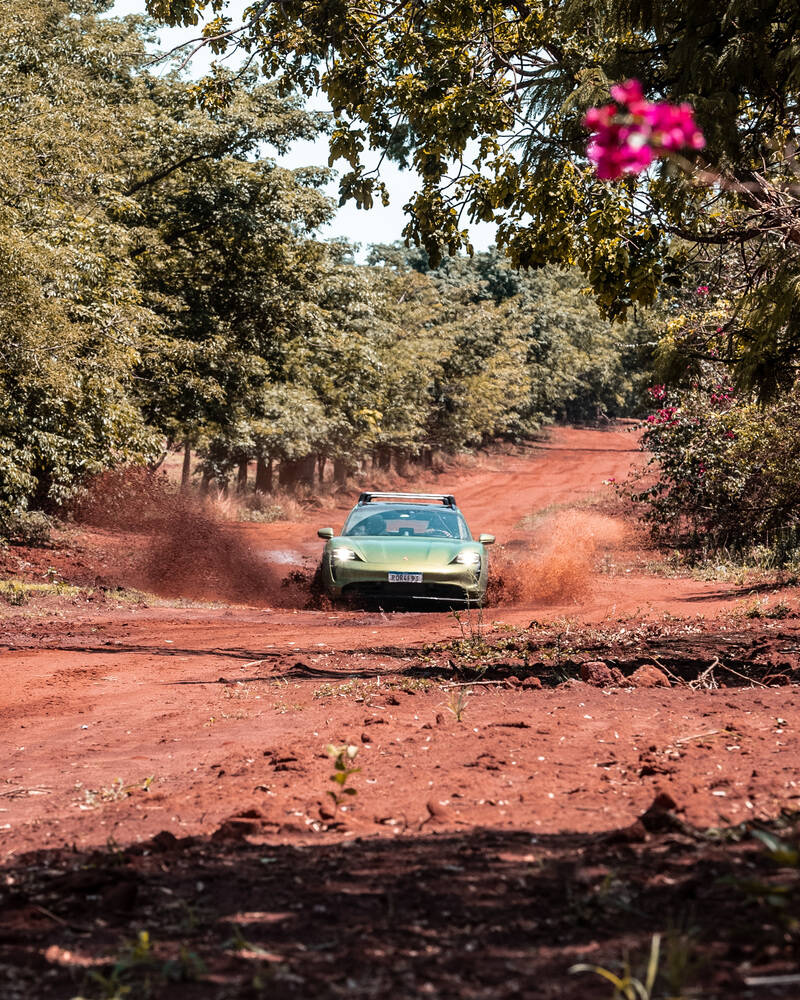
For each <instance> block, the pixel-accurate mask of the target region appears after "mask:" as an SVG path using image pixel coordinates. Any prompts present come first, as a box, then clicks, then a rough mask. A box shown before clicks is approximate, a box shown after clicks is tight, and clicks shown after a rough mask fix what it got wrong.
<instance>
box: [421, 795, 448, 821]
mask: <svg viewBox="0 0 800 1000" xmlns="http://www.w3.org/2000/svg"><path fill="white" fill-rule="evenodd" d="M425 808H426V809H427V810H428V815H427V816H426V818H425V819H424V820H423V822H424V823H430V822H433V823H446V822H447V820H448V819H449V818H450V817H449V816H448V813H447V808H446V806H443V805H442V804H441V802H437V801H436V800H435V799H429V800H428V801H427V802H426V803H425Z"/></svg>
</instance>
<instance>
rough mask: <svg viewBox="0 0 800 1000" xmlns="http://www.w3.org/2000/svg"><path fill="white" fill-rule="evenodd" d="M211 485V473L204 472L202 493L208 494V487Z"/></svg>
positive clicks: (201, 483) (201, 482) (201, 484)
mask: <svg viewBox="0 0 800 1000" xmlns="http://www.w3.org/2000/svg"><path fill="white" fill-rule="evenodd" d="M210 486H211V473H210V472H203V478H202V479H201V480H200V493H201V494H202V495H203V496H206V495H207V494H208V489H209V487H210Z"/></svg>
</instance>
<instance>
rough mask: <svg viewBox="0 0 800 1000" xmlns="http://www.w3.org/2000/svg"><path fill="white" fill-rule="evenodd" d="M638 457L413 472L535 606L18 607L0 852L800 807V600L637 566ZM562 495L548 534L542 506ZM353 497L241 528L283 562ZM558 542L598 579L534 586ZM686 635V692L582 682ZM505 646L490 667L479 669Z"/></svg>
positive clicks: (77, 570) (1, 652) (580, 447)
mask: <svg viewBox="0 0 800 1000" xmlns="http://www.w3.org/2000/svg"><path fill="white" fill-rule="evenodd" d="M637 460H639V459H638V453H637V451H636V447H635V439H634V437H633V436H632V435H631V434H629V433H627V432H626V431H624V430H610V431H593V430H567V429H563V430H558V431H556V432H554V434H553V435H552V438H551V439H550V441H549V442H548V443H546V444H544V445H542V446H541V447H537V448H536V449H531V450H530V451H528V452H527V453H525V454H520V455H517V456H511V457H509V456H502V455H495V456H493V457H492V458H490V459H488V460H487V461H486V463H485V464H483V465H480V466H478V467H475V468H473V469H469V468H467V469H463V470H461V471H460V472H459V474H458V476H457V478H456V480H455V481H452V480H451V481H446V479H445V478H444V477H441V476H440V477H438V478H437V477H434V478H433V479H432V481H430V482H420V483H415V484H414V488H417V489H424V488H430V489H433V488H438V489H439V490H447V491H448V492H450V491H452V492H454V493H455V494H456V497H457V499H458V501H459V504H460V506H461V507H462V509H463V510H464V511H465V513H466V515H467V518H468V520H469V521H470V524H471V526H472V528H473V530H474V531H494V532H495V533H496V534H497V536H498V543H500V544H502V545H504V546H505V547H506V553H507V554H508V556H509V558H512V557H513V558H518V559H519V565H520V566H521V567H522V570H521V572H522V573H523V574H528V575H529V576H530V577H531V578H532V581H533V584H534V586H533V588H532V589H530V590H529V591H528V594H529V595H532V596H529V597H528V598H526V599H525V601H524V603H522V604H521V605H518V606H503V607H495V608H490V609H487V611H486V612H485V613H484V617H483V620H479V619H478V618H477V616H476V615H472V616H470V617H465V618H462V621H461V623H459V622H458V621H456V620H455V618H454V617H453V616H452V615H449V614H439V613H433V614H431V613H422V612H419V613H410V614H401V613H386V612H363V611H339V610H332V611H331V610H328V611H325V610H322V611H313V610H303V609H296V610H295V609H291V608H276V607H274V606H272V605H271V603H270V602H264V601H259V602H258V605H259V606H243V605H228V606H220V605H210V604H203V605H200V606H196V605H195V606H187V607H180V606H176V603H175V602H174V601H173V602H172V603H171V604H170V603H167V604H164V602H156V601H153V602H149V601H148V602H147V603H146V604H144V605H138V604H132V605H128V604H126V605H119V604H117V603H116V602H115V599H114V592H113V591H111V592H109V593H108V594H107V596H106V597H104V598H103V603H99V604H98V603H97V601H95V600H87V599H86V597H85V596H78V597H76V598H74V599H72V600H70V599H66V598H65V599H60V600H59V601H56V602H51V603H47V602H43V603H41V604H38V605H37V604H34V605H32V606H31V607H30V608H28V609H26V610H25V612H24V613H23V612H21V611H19V609H13V608H9V609H7V611H6V612H5V615H4V618H3V619H2V630H3V631H2V636H1V637H0V723H1V725H2V740H3V759H4V761H5V767H4V771H3V779H2V782H0V857H2V859H3V860H4V862H5V863H6V865H11V866H13V865H14V863H15V859H17V858H20V857H21V856H22V855H23V854H24V852H26V851H31V850H38V849H43V848H61V847H63V846H70V847H71V846H72V845H75V847H77V848H78V849H79V850H82V851H83V850H89V849H91V848H94V847H102V846H103V845H106V844H107V843H109V842H110V843H113V844H119V845H134V844H137V843H141V842H146V841H149V839H150V838H152V837H153V836H154V835H156V834H158V833H160V832H161V831H167V832H168V833H169V834H170V835H174V836H175V837H178V838H182V837H187V836H192V837H197V836H201V837H202V836H205V835H214V836H215V837H216V838H217V839H218V840H219V841H220V842H223V841H224V840H225V838H231V839H232V840H233V841H236V842H241V837H242V836H244V835H247V836H248V837H249V838H250V841H248V842H253V843H269V844H273V845H281V844H283V845H285V844H304V843H316V844H319V845H323V844H328V845H330V844H336V843H338V842H340V841H342V840H343V839H345V840H347V839H348V838H349V839H356V838H362V837H370V838H373V837H378V838H381V837H391V838H398V843H399V842H400V841H403V842H406V841H407V838H422V837H425V838H426V837H428V836H429V835H432V834H437V835H441V834H444V833H452V834H458V835H462V834H464V835H465V834H466V832H467V831H470V830H473V829H474V828H476V827H481V828H491V829H492V830H494V831H497V832H499V833H503V835H505V834H508V835H509V836H510V835H511V834H514V833H515V831H527V833H528V834H531V835H535V836H539V835H547V834H554V833H559V832H561V833H563V832H569V833H570V834H586V835H590V834H592V835H593V834H599V833H603V832H607V831H614V830H620V829H623V828H627V827H629V826H630V825H631V824H633V823H634V822H635V821H636V819H637V817H639V816H641V815H642V814H643V813H644V812H645V810H646V809H647V807H648V806H649V805H650V803H651V802H652V801H653V799H654V797H655V796H656V795H657V794H658V793H661V792H663V793H667V794H668V795H669V796H671V799H672V800H674V804H675V805H674V807H671V808H670V815H671V816H672V815H674V816H675V817H677V818H676V820H675V822H677V823H684V822H685V823H688V824H689V825H691V826H695V827H702V828H706V827H712V826H729V825H732V824H737V823H740V822H742V821H744V820H751V819H755V818H760V819H764V820H768V819H771V818H773V817H775V816H777V815H778V814H779V813H780V812H781V810H788V811H791V812H795V811H797V810H798V803H799V802H800V774H798V761H800V712H799V711H798V707H800V699H798V693H797V692H798V689H797V687H796V686H795V684H794V681H795V680H796V679H797V678H798V667H799V666H800V660H799V659H798V656H799V654H800V634H798V628H797V619H796V618H795V617H794V615H793V614H792V615H790V617H788V618H787V619H785V620H783V621H780V622H774V621H764V620H760V621H759V620H756V621H750V620H747V619H745V618H744V617H742V614H741V612H742V608H743V607H744V605H745V603H746V602H747V601H750V600H752V597H749V596H748V592H747V590H746V589H743V588H739V587H733V586H720V585H719V584H714V583H698V582H696V581H693V580H689V579H669V578H666V577H658V576H654V575H648V574H646V573H645V572H644V570H643V569H642V568H641V567H642V566H643V565H645V563H646V560H647V558H649V556H647V555H646V554H643V553H640V552H638V551H637V550H636V548H635V544H636V543H635V541H632V540H631V536H630V532H629V530H628V528H627V527H626V526H625V525H623V524H622V523H621V522H619V521H617V520H616V519H615V518H613V517H611V516H608V515H601V514H598V513H597V512H596V511H590V510H588V509H586V508H585V505H586V503H587V502H588V501H589V500H591V499H596V498H597V497H598V496H600V497H603V496H607V497H609V499H610V496H611V494H610V490H608V488H607V487H604V486H603V480H607V479H610V478H616V479H621V478H623V477H624V476H625V474H626V472H627V470H628V469H629V467H630V465H631V463H632V462H633V461H637ZM554 507H555V508H560V509H558V510H556V511H552V508H554ZM548 508H549V509H551V513H550V515H548V516H547V517H545V518H543V519H542V518H540V519H539V522H538V527H537V524H536V523H533V524H532V525H531V523H530V522H529V523H523V522H524V521H525V519H526V518H530V517H531V515H536V514H537V512H542V511H545V510H547V509H548ZM566 508H574V509H573V510H572V511H571V512H570V511H567V510H566ZM345 513H346V507H345V506H340V507H336V508H332V509H325V510H321V511H319V513H318V514H316V515H315V516H314V517H313V520H312V522H311V523H310V524H292V523H286V522H284V523H276V524H269V525H254V524H248V525H241V526H239V527H238V529H237V531H238V532H239V534H240V536H241V537H243V538H245V539H246V540H247V541H248V543H249V544H250V545H251V547H252V548H253V549H254V550H255V551H256V553H257V554H258V555H260V556H261V557H263V558H264V559H265V560H268V559H269V558H270V557H272V558H273V559H274V558H275V553H277V559H278V560H279V564H280V565H281V566H284V567H290V566H291V565H292V564H294V565H306V566H308V565H310V564H313V561H314V559H315V558H316V556H317V554H318V552H319V548H320V543H319V542H318V541H317V539H316V538H315V530H316V528H317V527H320V526H322V525H324V524H328V523H332V524H333V525H334V526H335V527H338V526H339V524H340V523H341V521H342V520H343V517H344V515H345ZM548 517H549V519H548ZM542 525H544V528H542ZM559 533H560V534H559ZM556 535H557V536H558V537H559V538H560V541H559V547H558V549H557V550H556V551H554V550H552V546H551V548H550V550H548V545H550V541H548V539H551V538H552V537H554V536H556ZM105 537H106V536H104V535H103V533H100V532H95V533H94V534H92V533H87V535H86V537H85V538H84V539H83V540H82V541H78V542H76V541H75V539H74V538H73V540H72V541H71V542H70V546H71V548H68V549H67V550H66V551H64V550H62V551H60V552H48V553H47V554H46V555H45V556H44V557H43V558H44V561H49V562H53V564H54V565H56V566H57V567H58V571H59V573H60V574H61V575H62V576H63V577H64V578H65V579H67V580H69V579H75V580H78V581H79V582H81V580H85V579H87V578H90V579H91V578H93V576H94V572H95V569H96V568H97V566H103V565H109V559H110V557H107V555H105V554H103V553H101V552H98V551H95V550H94V549H93V546H95V545H97V544H98V543H99V540H101V539H103V538H105ZM587 539H588V541H587ZM126 544H127V543H126ZM576 553H578V554H579V555H580V553H583V555H580V557H579V558H578V557H577V556H576ZM9 558H11V557H9ZM14 558H17V557H16V556H14ZM19 558H21V557H19ZM34 558H35V556H34V555H33V554H30V557H29V560H28V569H29V571H31V572H32V570H30V566H31V562H30V560H32V559H34ZM576 558H577V562H576V561H575V559H576ZM581 559H583V560H584V561H583V562H581ZM559 560H561V562H560V563H559ZM570 560H572V562H570ZM564 561H566V562H567V563H569V565H570V566H571V567H572V569H571V572H575V571H576V570H575V568H576V567H577V571H579V572H580V573H582V574H583V573H584V570H586V571H587V572H589V577H590V578H589V579H588V585H587V580H586V579H585V578H584V579H580V580H577V579H576V580H573V584H574V587H573V591H574V596H570V595H569V593H568V590H569V587H567V592H566V593H565V592H562V593H561V594H560V596H559V597H558V599H557V600H550V599H548V598H547V597H541V596H540V597H537V596H536V587H535V584H536V577H537V573H538V569H537V567H538V568H541V567H543V566H545V564H546V565H547V566H548V567H550V568H551V569H552V566H556V567H557V566H559V565H562V564H563V563H564ZM112 562H113V560H112ZM7 565H8V561H7ZM70 565H72V576H70ZM582 567H583V569H582ZM590 567H591V568H590ZM598 567H600V568H602V569H603V570H604V571H603V572H599V571H596V570H597V569H598ZM542 572H544V571H542ZM548 572H550V569H548ZM553 572H555V570H553ZM584 576H585V574H584ZM122 582H126V581H125V580H122ZM90 597H91V595H90ZM788 600H789V603H790V604H791V603H792V601H793V595H792V594H789V595H788ZM532 620H534V621H535V622H537V623H539V624H537V625H536V626H535V627H533V628H532V629H531V630H529V631H526V630H525V627H526V626H528V625H529V623H531V621H532ZM695 639H697V645H696V647H694V646H693V643H694V642H695ZM700 639H702V640H703V642H702V643H701V642H700ZM459 640H462V641H461V642H460V645H459V644H458V643H459ZM436 643H439V644H442V643H451V644H453V643H455V645H451V646H449V647H447V648H444V647H443V646H441V645H440V646H439V647H438V648H431V644H436ZM726 643H727V645H726ZM526 644H527V645H526ZM670 644H672V645H670ZM732 644H734V645H735V649H736V658H735V659H734V658H733V652H732V650H733V649H734V645H732ZM678 647H680V650H682V652H680V655H678V654H677V653H676V654H675V656H674V658H673V659H672V660H669V663H671V664H672V665H673V666H672V667H671V668H670V671H669V672H670V673H671V674H672V677H671V679H672V687H671V688H668V687H667V688H665V687H655V688H645V687H631V686H629V684H628V682H625V683H623V684H617V685H616V686H607V687H595V686H592V685H591V684H586V683H583V682H582V681H580V680H578V679H575V678H576V677H578V676H579V673H580V665H581V663H583V662H585V661H587V660H596V659H598V658H602V659H604V660H605V661H606V662H608V663H609V664H610V665H615V664H616V665H619V667H620V668H621V669H622V671H623V673H626V674H630V672H631V670H632V669H633V668H634V667H635V666H637V665H639V664H641V663H643V662H652V658H653V657H655V656H656V652H655V650H658V651H659V652H658V657H657V658H660V659H659V662H660V663H662V664H666V662H667V661H666V658H667V657H668V656H670V655H672V654H671V653H670V650H673V652H674V650H675V649H678ZM687 648H688V649H689V650H690V652H689V654H686V649H687ZM692 649H696V651H695V652H692ZM687 657H688V658H687ZM715 657H717V659H718V661H721V662H719V663H718V666H717V667H716V668H715V670H714V671H712V672H711V673H710V674H706V677H705V680H704V681H703V682H702V683H701V682H698V683H696V684H695V685H694V687H691V686H688V685H687V684H686V683H683V684H681V683H680V681H679V680H678V678H677V672H678V671H679V669H683V668H684V667H685V665H686V663H690V662H695V661H696V667H697V669H696V671H695V672H694V674H692V675H691V676H692V677H698V676H699V675H700V674H702V672H703V671H704V670H706V669H707V668H709V667H710V666H711V665H712V663H713V660H714V658H715ZM490 660H491V662H492V664H493V671H492V672H490V673H488V674H486V675H485V676H483V677H481V676H480V675H479V674H475V673H469V672H468V673H466V674H465V673H464V671H465V670H467V671H469V669H470V668H481V667H482V666H485V665H486V663H487V662H489V661H490ZM484 661H485V662H484ZM448 663H455V664H456V666H457V667H458V668H459V669H460V671H461V672H460V673H456V674H455V675H454V674H453V671H452V669H449V670H448ZM681 664H683V666H680V665H681ZM734 664H736V666H734ZM751 668H752V669H753V670H755V671H756V674H744V673H742V671H744V670H750V669H751ZM687 669H688V668H687ZM726 670H727V671H728V672H726ZM559 671H561V673H559ZM512 675H513V676H512ZM686 676H689V675H686ZM749 676H757V678H758V679H757V683H756V684H755V685H750V684H748V682H747V678H748V677H749ZM476 677H477V678H478V682H477V683H476V682H475V679H476ZM509 678H511V679H509ZM526 678H527V679H526ZM570 678H571V679H570ZM454 679H455V683H456V684H457V685H460V686H453V680H454ZM560 679H561V680H564V679H567V680H566V683H560V684H559V680H560ZM493 680H494V681H496V683H492V681H493ZM539 681H541V682H542V683H543V685H544V686H543V687H539V686H538V684H539ZM778 682H780V683H781V685H782V686H773V685H775V684H777V683H778ZM726 685H728V686H726ZM695 688H701V689H700V690H695ZM328 744H335V745H344V744H352V745H354V746H356V747H358V756H357V761H356V762H357V764H358V765H359V766H360V769H361V770H360V772H359V773H358V774H356V775H354V776H353V777H352V779H351V781H350V784H351V785H352V787H353V788H355V789H356V791H357V794H356V795H355V796H352V797H351V798H348V799H346V800H343V804H342V805H341V807H340V808H339V809H338V810H337V809H336V808H334V805H333V803H332V802H331V800H330V798H329V796H328V792H329V791H330V790H331V789H332V788H334V787H335V786H334V785H332V784H331V782H330V777H331V774H332V773H333V771H332V763H331V760H330V759H329V757H328V756H327V754H326V752H325V747H326V745H328ZM499 833H498V835H499ZM640 834H641V837H643V838H646V837H647V833H646V831H645V830H641V829H640ZM638 836H639V834H636V833H634V834H633V839H634V840H635V839H636V837H638ZM528 850H530V848H528ZM534 850H535V849H534ZM520 856H521V855H520ZM56 918H57V919H61V918H60V917H59V915H58V914H56ZM1 930H2V927H0V931H1ZM1 938H2V935H1V934H0V939H1ZM48 961H50V959H48ZM54 989H55V988H54ZM424 992H425V991H424V990H423V991H422V992H420V993H419V995H423V994H424ZM318 994H319V995H322V993H321V992H319V991H317V993H314V992H312V993H307V994H305V995H318ZM9 995H12V994H9ZM20 995H22V994H20ZM41 995H42V996H44V995H45V993H42V994H41ZM52 995H53V996H62V995H63V996H67V995H68V994H67V993H59V992H58V989H55V992H54V993H53V994H52ZM186 995H187V996H189V995H190V994H188V993H187V994H186ZM191 995H192V996H194V995H197V996H206V995H208V996H211V995H212V994H210V993H208V994H206V993H202V992H200V993H197V994H191ZM213 995H214V996H216V995H217V994H213ZM221 995H222V994H220V996H221ZM225 995H226V996H227V995H228V994H225ZM231 995H233V994H231ZM236 995H239V994H238V993H237V994H236ZM241 995H250V994H245V993H242V994H241ZM280 995H284V994H280ZM286 995H292V996H295V995H296V996H300V995H304V994H303V993H302V991H300V992H297V993H293V992H292V991H291V990H289V992H288V993H286ZM325 995H327V994H325ZM332 995H333V994H332ZM407 995H416V993H414V992H413V991H411V992H408V993H407ZM442 995H462V994H448V993H447V992H446V991H445V992H444V993H442ZM476 995H477V994H476ZM481 995H483V994H481ZM485 995H487V996H489V995H498V996H499V995H500V993H495V994H492V993H487V994H485ZM515 995H516V994H515ZM520 995H522V994H520ZM525 995H534V994H533V993H531V994H525ZM537 995H538V994H537ZM542 995H544V994H542ZM548 995H549V994H548ZM553 995H564V996H566V995H567V993H558V994H555V993H554V994H553ZM574 995H576V996H579V995H580V996H589V995H593V994H590V993H588V992H587V993H583V992H580V991H579V992H578V993H575V994H574ZM728 995H733V994H732V993H731V994H728ZM765 995H767V994H765ZM770 995H771V994H770ZM776 995H777V994H776ZM181 996H183V994H181Z"/></svg>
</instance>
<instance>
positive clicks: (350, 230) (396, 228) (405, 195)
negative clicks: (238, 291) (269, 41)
mask: <svg viewBox="0 0 800 1000" xmlns="http://www.w3.org/2000/svg"><path fill="white" fill-rule="evenodd" d="M245 6H247V2H246V0H230V3H229V13H230V14H231V16H235V12H236V11H237V10H243V9H244V7H245ZM142 13H145V0H117V2H116V4H115V5H114V9H113V11H112V14H113V15H115V16H120V17H121V16H124V15H125V14H142ZM198 34H199V28H197V27H193V28H164V29H162V31H161V36H160V37H161V47H162V49H169V48H171V47H172V46H174V45H179V44H180V43H181V42H184V41H188V40H189V39H191V38H194V37H196V36H197V35H198ZM209 61H210V60H209V56H208V54H207V52H206V50H201V52H200V53H198V55H197V56H195V58H194V60H193V62H192V64H191V66H190V67H189V68H188V70H187V72H190V73H191V75H192V76H200V75H202V74H203V73H204V72H205V71H206V70H207V69H208V65H209ZM310 106H311V107H313V108H314V109H315V110H324V109H327V108H328V105H327V103H326V102H325V99H324V98H323V97H320V98H319V99H318V100H317V101H315V102H313V103H312V104H311V105H310ZM378 158H379V154H378V153H372V154H365V156H364V157H363V159H364V161H365V162H366V163H367V165H368V166H369V167H373V166H375V165H376V164H377V162H378ZM276 159H277V161H278V162H279V163H280V164H282V165H283V166H286V167H305V166H321V165H322V166H324V165H325V164H327V162H328V140H327V137H326V136H321V137H320V138H319V139H318V140H316V141H315V142H307V141H298V142H296V143H295V144H294V145H293V146H292V148H291V149H290V150H289V152H288V153H287V154H286V156H282V157H276ZM380 176H381V179H382V180H383V181H385V183H386V185H387V187H388V189H389V195H390V198H391V201H390V204H389V205H388V207H386V208H384V207H383V206H382V205H380V204H379V203H378V202H377V199H376V203H375V205H373V207H372V208H371V209H369V210H364V209H358V208H356V206H355V204H354V203H353V202H348V203H347V205H345V206H344V207H343V208H339V209H338V210H337V213H336V216H335V217H334V219H333V221H332V222H331V223H330V224H329V225H327V226H325V227H324V228H323V229H322V230H321V231H320V236H321V237H322V238H324V239H327V238H333V237H345V238H346V239H348V240H350V241H352V242H354V243H358V244H360V245H361V247H362V253H361V254H359V255H358V256H359V258H360V259H363V257H364V253H363V250H364V249H365V248H366V247H367V246H368V245H369V244H370V243H391V242H393V241H394V240H399V239H400V238H401V237H400V234H401V232H402V229H403V226H404V225H405V223H406V219H405V216H404V213H403V205H404V204H405V203H406V202H407V201H408V200H409V198H410V196H411V195H412V194H413V192H414V190H415V188H416V181H417V179H418V178H417V174H416V173H415V172H413V171H408V170H400V169H399V168H398V167H397V166H396V165H395V164H392V163H388V164H387V163H386V162H384V163H383V165H382V166H381V172H380ZM325 192H326V194H328V195H329V196H330V197H332V198H334V199H335V200H338V183H337V181H336V180H334V181H332V182H331V183H330V184H329V185H328V186H327V188H326V189H325ZM469 229H470V235H471V238H472V243H473V245H474V247H475V249H476V250H485V249H487V248H488V247H489V246H491V245H492V243H493V242H494V233H495V229H494V226H492V225H489V224H486V223H479V224H478V225H475V226H470V227H469Z"/></svg>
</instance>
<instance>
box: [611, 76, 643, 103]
mask: <svg viewBox="0 0 800 1000" xmlns="http://www.w3.org/2000/svg"><path fill="white" fill-rule="evenodd" d="M611 96H612V97H613V98H614V100H615V101H616V102H617V104H622V105H623V106H624V105H630V104H631V103H633V104H640V103H642V101H643V100H644V93H643V91H642V85H641V83H639V81H638V80H626V81H625V83H616V84H614V86H613V87H612V88H611Z"/></svg>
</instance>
